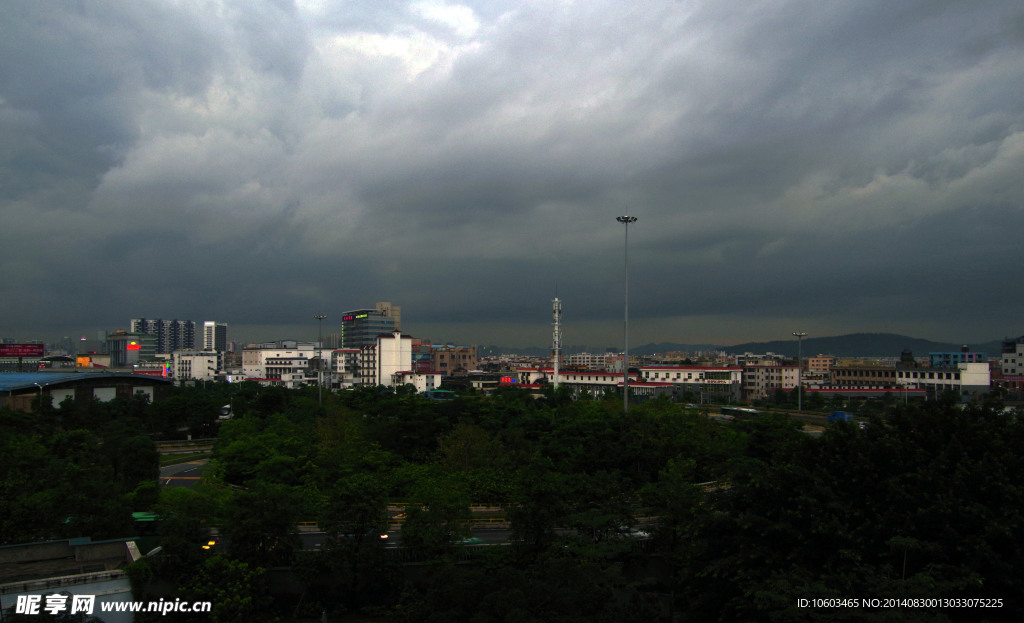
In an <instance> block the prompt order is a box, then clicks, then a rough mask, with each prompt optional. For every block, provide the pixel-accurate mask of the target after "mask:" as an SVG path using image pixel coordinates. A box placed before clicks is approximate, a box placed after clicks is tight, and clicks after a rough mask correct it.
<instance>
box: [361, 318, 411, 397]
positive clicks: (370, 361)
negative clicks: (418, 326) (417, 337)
mask: <svg viewBox="0 0 1024 623" xmlns="http://www.w3.org/2000/svg"><path fill="white" fill-rule="evenodd" d="M412 370H413V366H412V336H409V335H403V334H402V332H401V331H399V330H397V329H396V330H395V331H393V332H392V333H390V334H383V335H378V336H377V340H376V344H373V345H370V346H363V347H361V348H360V349H359V382H360V384H362V385H384V386H386V387H391V386H393V385H394V383H395V380H394V379H395V378H396V377H395V375H396V374H398V373H399V372H411V371H412Z"/></svg>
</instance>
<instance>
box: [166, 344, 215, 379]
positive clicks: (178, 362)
mask: <svg viewBox="0 0 1024 623" xmlns="http://www.w3.org/2000/svg"><path fill="white" fill-rule="evenodd" d="M223 357H224V355H223V353H222V352H220V351H216V350H176V351H174V353H172V354H171V374H172V375H173V376H174V378H175V379H176V380H179V381H182V380H195V381H213V380H215V379H216V377H217V375H218V374H219V373H220V371H221V370H223V369H224V361H223Z"/></svg>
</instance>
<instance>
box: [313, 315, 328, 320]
mask: <svg viewBox="0 0 1024 623" xmlns="http://www.w3.org/2000/svg"><path fill="white" fill-rule="evenodd" d="M326 317H327V316H325V315H323V314H316V315H315V316H313V318H314V319H316V320H323V319H324V318H326Z"/></svg>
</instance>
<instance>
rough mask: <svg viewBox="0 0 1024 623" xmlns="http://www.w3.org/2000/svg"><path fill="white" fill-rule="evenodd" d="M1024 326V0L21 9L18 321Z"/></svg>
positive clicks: (5, 302)
mask: <svg viewBox="0 0 1024 623" xmlns="http://www.w3.org/2000/svg"><path fill="white" fill-rule="evenodd" d="M623 214H629V215H634V216H636V217H637V218H638V221H637V222H636V223H635V224H633V225H631V226H630V227H629V265H630V279H629V296H630V310H629V314H630V344H631V345H639V344H644V343H647V342H652V341H654V342H659V341H674V342H683V343H720V344H733V343H738V342H743V341H749V340H759V341H760V340H774V339H780V338H785V337H787V336H789V334H790V333H791V332H793V331H798V330H799V331H806V332H807V333H808V334H810V335H811V336H815V337H817V336H826V335H838V334H844V333H851V332H858V331H869V332H893V333H905V334H909V335H913V336H915V337H922V338H930V339H936V340H948V341H955V342H972V341H973V342H978V341H987V340H991V339H999V338H1001V337H1003V336H1016V335H1020V334H1022V333H1024V314H1022V310H1024V288H1022V287H1021V284H1022V277H1024V5H1022V4H1021V3H1020V2H1019V0H1007V1H999V0H993V1H987V2H966V1H960V2H956V1H952V0H949V1H947V0H922V1H913V0H901V1H899V2H893V1H892V0H877V1H876V0H857V1H848V2H822V1H821V0H793V1H788V0H765V1H755V0H746V1H742V2H722V1H720V0H718V1H716V0H707V1H697V0H630V1H629V2H625V1H622V0H615V1H611V0H609V1H605V0H577V1H575V2H572V1H558V0H521V1H503V0H488V1H475V0H474V1H470V2H465V3H462V4H458V3H454V2H451V3H449V2H441V1H433V0H427V1H422V2H400V1H398V0H349V1H332V0H295V1H294V2H290V1H287V0H276V1H269V0H237V1H224V2H218V1H213V0H211V1H206V2H204V1H200V0H196V1H187V2H177V1H171V0H162V1H156V0H90V1H88V2H72V1H70V0H67V1H55V2H39V1H38V0H6V1H5V2H3V3H2V4H0V231H2V243H0V337H14V338H17V339H21V340H25V339H32V338H40V339H47V340H53V339H57V338H60V337H61V336H64V335H69V336H79V335H87V336H88V337H95V334H96V332H97V331H99V330H104V329H106V330H113V329H119V328H127V325H128V320H129V318H132V317H139V316H145V317H162V318H179V319H192V320H196V321H199V322H201V321H203V320H218V321H222V322H227V323H228V324H229V333H228V336H229V339H239V340H272V339H282V338H290V339H315V337H316V321H315V320H313V318H312V316H313V314H317V313H323V314H326V315H327V320H325V321H324V333H325V334H326V333H329V332H332V331H334V330H336V329H335V327H336V325H337V324H338V323H339V322H340V318H341V313H342V312H343V311H345V310H350V309H356V308H361V307H373V305H374V303H375V302H376V301H391V302H392V303H393V304H395V305H399V306H401V308H402V315H403V328H404V329H405V331H406V332H407V333H410V334H412V335H414V336H415V337H422V338H428V339H432V340H434V341H437V342H444V341H449V342H456V343H463V344H490V343H498V344H505V345H509V346H524V345H536V346H543V345H545V344H549V343H550V336H551V300H552V299H553V298H554V297H555V294H556V292H557V295H558V297H559V298H560V299H561V300H562V301H563V308H564V312H563V321H564V326H563V334H564V343H566V344H590V345H594V346H595V347H604V346H609V345H617V344H618V345H621V342H622V332H623V331H622V329H623V327H622V325H623V321H622V317H623V311H624V310H623V299H624V287H623V285H624V279H623V278H624V273H625V271H624V247H625V244H624V243H625V240H624V239H625V236H624V234H625V231H624V230H625V228H624V226H623V225H620V224H619V223H617V222H616V221H615V217H617V216H620V215H623Z"/></svg>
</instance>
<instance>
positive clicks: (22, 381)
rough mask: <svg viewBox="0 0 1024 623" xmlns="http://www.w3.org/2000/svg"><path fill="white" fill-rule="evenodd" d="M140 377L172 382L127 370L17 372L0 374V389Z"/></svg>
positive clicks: (8, 389) (10, 390) (6, 390)
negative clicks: (131, 372)
mask: <svg viewBox="0 0 1024 623" xmlns="http://www.w3.org/2000/svg"><path fill="white" fill-rule="evenodd" d="M116 378H127V379H142V380H150V381H160V382H163V383H172V382H173V381H172V380H171V379H165V378H162V377H159V376H148V375H142V374H130V373H128V372H18V373H10V374H0V391H4V392H14V391H19V390H23V389H32V388H38V387H39V386H40V385H42V386H43V387H48V386H50V385H59V384H60V383H68V382H71V381H86V380H95V379H116Z"/></svg>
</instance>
